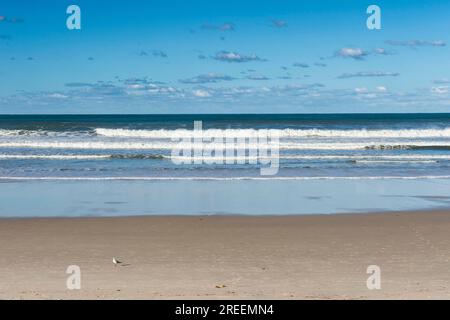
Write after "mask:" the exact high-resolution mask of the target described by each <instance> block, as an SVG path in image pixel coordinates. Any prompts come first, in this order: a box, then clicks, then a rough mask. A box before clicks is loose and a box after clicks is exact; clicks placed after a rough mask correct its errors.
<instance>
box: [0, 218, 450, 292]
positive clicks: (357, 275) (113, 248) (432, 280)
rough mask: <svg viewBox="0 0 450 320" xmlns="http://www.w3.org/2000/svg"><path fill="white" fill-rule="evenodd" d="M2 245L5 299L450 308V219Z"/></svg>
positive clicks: (90, 233) (10, 222)
mask: <svg viewBox="0 0 450 320" xmlns="http://www.w3.org/2000/svg"><path fill="white" fill-rule="evenodd" d="M0 242H1V248H0V298H1V299H106V298H109V299H133V298H137V299H269V298H270V299H380V298H383V299H384V298H386V299H416V298H425V299H428V298H438V299H441V298H442V299H450V212H449V211H441V212H410V213H374V214H352V215H342V214H341V215H311V216H279V217H277V216H190V217H176V216H172V217H162V216H155V217H123V218H35V219H0ZM113 256H115V257H117V258H118V259H119V260H122V261H123V263H122V264H121V265H119V266H115V265H114V264H113V263H112V257H113ZM69 265H78V266H79V267H80V269H81V289H80V290H68V289H67V287H66V280H67V278H68V277H69V275H68V274H66V269H67V267H68V266H69ZM369 265H378V266H379V267H380V269H381V289H380V290H369V289H368V288H367V286H366V280H367V278H368V277H369V274H367V273H366V271H367V267H368V266H369Z"/></svg>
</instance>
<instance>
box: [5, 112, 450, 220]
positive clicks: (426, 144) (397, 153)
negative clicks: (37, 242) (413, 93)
mask: <svg viewBox="0 0 450 320" xmlns="http://www.w3.org/2000/svg"><path fill="white" fill-rule="evenodd" d="M194 121H202V127H203V131H202V135H203V136H204V137H206V138H213V139H214V138H215V137H219V136H224V135H227V136H231V137H233V138H236V139H239V138H240V139H248V140H244V141H246V144H245V145H244V146H243V148H244V147H245V148H246V149H249V150H250V149H252V148H253V147H255V148H256V147H257V146H252V143H254V141H253V140H251V138H252V137H256V136H258V133H260V132H270V133H271V134H274V135H276V136H277V137H279V145H278V146H279V151H278V156H279V168H278V170H277V172H276V174H275V175H270V176H262V175H261V166H262V165H261V164H259V163H255V162H251V161H247V162H249V163H242V162H240V163H238V161H236V163H214V164H211V163H210V162H202V161H200V162H198V161H195V162H193V163H186V162H184V163H183V164H180V163H179V162H176V161H173V157H172V154H171V153H172V151H173V150H174V148H175V147H176V146H177V145H178V143H179V141H178V140H176V139H177V138H186V137H191V136H192V137H194V136H195V132H194V131H193V128H194ZM266 130H267V131H266ZM192 141H193V143H194V144H195V140H194V139H193V140H192ZM236 141H238V140H236ZM219 147H222V145H220V144H219ZM217 150H218V149H217V146H216V147H215V152H217ZM219 151H220V150H219ZM247 152H249V151H248V150H247ZM244 155H246V153H244ZM449 168H450V114H309V115H303V114H283V115H281V114H271V115H20V116H19V115H2V116H0V194H2V198H3V199H2V201H1V204H0V216H2V217H11V216H73V215H75V216H83V215H127V214H133V215H136V214H304V213H337V212H367V211H386V210H411V209H425V208H441V207H448V206H449V204H450V188H449V182H450V170H449Z"/></svg>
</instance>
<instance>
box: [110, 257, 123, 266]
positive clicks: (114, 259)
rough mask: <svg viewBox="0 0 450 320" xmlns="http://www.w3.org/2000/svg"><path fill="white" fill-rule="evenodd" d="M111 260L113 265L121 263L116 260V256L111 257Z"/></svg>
mask: <svg viewBox="0 0 450 320" xmlns="http://www.w3.org/2000/svg"><path fill="white" fill-rule="evenodd" d="M112 261H113V263H114V265H115V266H117V265H118V264H121V263H122V261H119V260H117V259H116V257H113V259H112Z"/></svg>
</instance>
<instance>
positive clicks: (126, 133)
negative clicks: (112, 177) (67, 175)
mask: <svg viewBox="0 0 450 320" xmlns="http://www.w3.org/2000/svg"><path fill="white" fill-rule="evenodd" d="M263 131H264V132H269V133H270V134H273V135H277V136H279V137H281V138H282V137H292V138H294V137H298V138H301V137H305V138H306V137H328V138H333V137H341V138H448V137H450V128H443V129H399V130H367V129H359V130H325V129H289V128H288V129H204V130H202V131H201V132H196V131H194V130H187V129H175V130H166V129H160V130H130V129H105V128H97V129H95V133H96V134H97V135H100V136H105V137H116V138H155V139H161V138H167V139H169V138H179V137H195V136H203V137H207V138H212V137H223V136H231V137H257V136H258V135H259V134H261V133H262V132H263Z"/></svg>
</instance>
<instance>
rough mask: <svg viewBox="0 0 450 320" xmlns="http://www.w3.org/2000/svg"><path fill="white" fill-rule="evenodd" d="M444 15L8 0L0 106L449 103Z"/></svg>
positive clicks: (50, 109) (338, 107)
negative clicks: (73, 26)
mask: <svg viewBox="0 0 450 320" xmlns="http://www.w3.org/2000/svg"><path fill="white" fill-rule="evenodd" d="M71 4H76V5H78V6H79V7H80V8H81V27H82V28H81V30H68V29H67V27H66V19H67V17H68V15H67V14H66V8H67V7H68V6H69V5H71ZM371 4H376V5H378V6H379V7H380V8H381V13H382V16H381V21H382V29H381V30H369V29H368V28H367V27H366V19H367V17H368V15H367V13H366V9H367V7H368V6H369V5H371ZM449 18H450V2H449V1H446V0H432V1H416V0H409V1H405V0H396V1H375V0H373V1H362V0H345V1H344V0H341V1H338V0H335V1H325V0H318V1H300V0H297V1H264V0H260V1H242V0H241V1H235V0H228V1H200V0H199V1H196V0H191V1H170V0H169V1H168V0H165V1H102V0H97V1H83V0H81V1H74V0H73V1H62V0H54V1H23V0H17V1H6V0H0V113H283V112H290V113H322V112H333V113H339V112H450V59H449V57H450V49H449V41H450V39H449V30H450V19H449Z"/></svg>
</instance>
